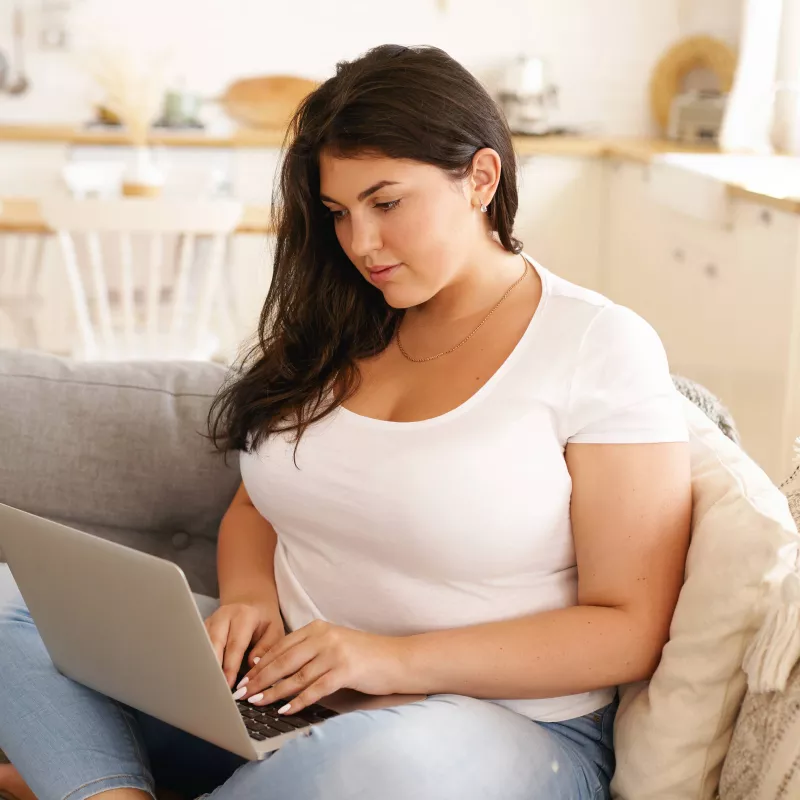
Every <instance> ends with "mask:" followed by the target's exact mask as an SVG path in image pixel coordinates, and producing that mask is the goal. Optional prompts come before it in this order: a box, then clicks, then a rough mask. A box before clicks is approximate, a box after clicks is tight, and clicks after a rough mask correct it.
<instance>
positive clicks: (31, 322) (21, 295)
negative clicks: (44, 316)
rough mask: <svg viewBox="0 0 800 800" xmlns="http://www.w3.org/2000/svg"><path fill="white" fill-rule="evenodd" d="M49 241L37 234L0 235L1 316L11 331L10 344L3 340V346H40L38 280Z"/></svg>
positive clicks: (40, 302) (4, 233) (5, 233)
mask: <svg viewBox="0 0 800 800" xmlns="http://www.w3.org/2000/svg"><path fill="white" fill-rule="evenodd" d="M46 240H47V237H46V236H45V235H43V234H38V233H11V232H0V316H2V317H4V318H5V320H7V321H8V322H9V323H10V330H11V341H10V342H9V341H7V340H6V339H5V337H2V340H3V341H2V343H3V344H8V345H11V346H13V347H20V348H32V349H35V348H37V347H38V346H39V335H38V329H37V325H36V317H37V314H38V313H39V311H40V310H41V308H42V302H43V298H42V296H41V294H40V291H39V288H40V287H39V280H40V278H41V271H42V259H43V256H44V248H45V244H46ZM5 327H6V328H8V327H9V326H5Z"/></svg>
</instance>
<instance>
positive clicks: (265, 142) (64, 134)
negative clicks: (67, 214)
mask: <svg viewBox="0 0 800 800" xmlns="http://www.w3.org/2000/svg"><path fill="white" fill-rule="evenodd" d="M284 134H285V131H282V130H254V129H248V128H240V129H238V130H235V131H233V132H232V133H231V134H230V135H224V136H222V135H216V134H213V133H205V132H203V131H186V130H181V131H169V130H154V131H153V134H152V136H151V137H150V144H152V145H154V146H164V147H169V146H172V147H229V148H279V147H280V146H281V145H282V144H283V137H284ZM513 139H514V149H515V150H516V151H517V154H518V155H521V156H526V155H555V156H587V157H595V158H602V157H609V156H616V157H620V158H631V159H633V160H636V161H647V160H649V159H650V157H652V156H653V155H654V154H656V153H673V152H679V153H687V152H689V153H707V152H715V150H716V148H714V147H713V146H685V145H680V144H676V143H675V142H668V141H664V140H660V139H641V138H638V139H637V138H625V137H590V136H514V137H513ZM0 142H31V143H35V142H54V143H58V142H62V143H65V144H75V145H98V146H114V145H127V144H129V139H128V137H127V136H126V134H125V132H124V131H122V130H115V129H113V128H96V127H95V128H82V127H79V126H76V125H21V124H20V125H0Z"/></svg>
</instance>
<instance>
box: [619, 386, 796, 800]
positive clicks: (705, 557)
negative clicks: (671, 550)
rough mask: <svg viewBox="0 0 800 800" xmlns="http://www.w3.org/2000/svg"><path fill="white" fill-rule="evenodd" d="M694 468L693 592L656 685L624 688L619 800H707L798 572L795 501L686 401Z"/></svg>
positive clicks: (688, 577)
mask: <svg viewBox="0 0 800 800" xmlns="http://www.w3.org/2000/svg"><path fill="white" fill-rule="evenodd" d="M683 402H684V408H685V412H686V418H687V422H688V425H689V438H690V447H691V460H692V495H693V505H694V509H693V518H692V538H691V544H690V548H689V554H688V559H687V563H686V574H685V582H684V585H683V588H682V589H681V593H680V596H679V599H678V604H677V607H676V610H675V614H674V616H673V620H672V625H671V628H670V639H669V642H668V643H667V645H666V646H665V647H664V651H663V655H662V659H661V663H660V664H659V666H658V669H657V670H656V672H655V674H654V675H653V678H652V680H651V681H650V682H649V684H640V685H636V686H628V687H623V688H622V690H621V704H620V709H619V713H618V715H617V720H616V726H615V737H616V738H615V745H616V752H617V772H616V775H615V777H614V781H613V784H612V792H613V795H614V796H615V797H616V798H620V800H678V798H680V800H689V798H691V800H710V798H712V797H713V796H714V795H715V793H716V790H717V785H718V782H719V776H720V770H721V766H722V762H723V759H724V758H725V754H726V752H727V749H728V745H729V742H730V739H731V733H732V730H733V725H734V722H735V720H736V715H737V713H738V711H739V707H740V705H741V703H742V699H743V697H744V694H745V688H746V679H745V674H744V672H743V671H742V663H743V660H744V655H745V650H746V649H747V646H748V644H749V643H750V642H751V641H752V640H753V638H754V636H755V634H756V632H757V631H758V629H759V627H760V626H761V624H762V622H763V621H764V619H765V617H766V612H767V610H768V609H769V607H770V604H771V600H772V598H774V595H775V592H776V591H779V587H780V585H781V583H782V582H783V580H784V579H785V578H786V576H787V575H790V574H791V573H792V572H793V571H794V569H795V567H796V563H797V553H798V545H800V537H799V536H798V533H797V529H796V527H795V525H794V522H793V521H792V518H791V516H790V514H789V509H788V506H787V502H786V498H785V497H784V496H783V495H782V494H781V492H780V491H779V490H778V488H777V487H776V486H775V485H774V484H773V483H772V482H771V481H770V480H769V478H768V477H767V476H766V475H765V474H764V473H763V472H762V470H761V469H760V468H759V467H758V466H757V465H756V464H755V463H754V462H753V461H752V460H751V459H750V458H749V457H748V456H747V455H746V454H745V453H744V452H743V451H742V450H741V449H740V448H739V447H737V446H736V444H734V443H733V442H732V441H730V439H728V438H726V436H725V435H724V434H723V433H722V432H721V431H720V430H719V428H718V427H716V426H715V425H714V423H713V422H711V421H710V420H709V419H708V417H707V416H706V415H705V414H703V412H702V411H701V410H700V409H699V408H697V407H696V406H695V405H693V404H692V403H691V402H689V401H688V400H686V399H684V401H683Z"/></svg>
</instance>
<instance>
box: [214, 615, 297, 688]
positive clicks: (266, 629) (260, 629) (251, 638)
mask: <svg viewBox="0 0 800 800" xmlns="http://www.w3.org/2000/svg"><path fill="white" fill-rule="evenodd" d="M205 626H206V631H208V635H209V637H210V639H211V644H212V645H213V646H214V652H215V653H216V656H217V662H218V663H219V664H220V666H221V667H222V671H223V672H224V673H225V678H226V680H227V681H228V686H230V687H231V689H232V688H233V684H234V683H235V682H236V676H237V675H238V674H239V669H240V668H241V666H242V660H243V659H244V654H245V652H246V651H247V648H248V647H250V645H251V644H252V645H253V649H252V650H251V651H250V655H249V656H248V659H247V661H248V664H249V665H250V666H251V667H252V666H254V665H255V664H256V663H257V659H258V658H259V657H260V656H263V655H264V653H265V652H266V651H267V650H269V648H270V647H273V646H274V645H275V644H276V643H277V642H279V641H280V640H281V639H282V638H283V637H284V636H285V633H284V629H283V620H282V619H281V612H280V609H279V608H278V606H277V605H276V604H274V603H270V602H264V601H263V600H261V601H260V600H253V601H244V602H237V603H226V604H225V605H223V606H220V607H219V608H218V609H217V610H216V611H215V612H214V613H213V614H212V615H211V616H210V617H209V618H208V619H207V620H206V621H205Z"/></svg>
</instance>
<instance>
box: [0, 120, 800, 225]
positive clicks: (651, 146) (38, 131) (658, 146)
mask: <svg viewBox="0 0 800 800" xmlns="http://www.w3.org/2000/svg"><path fill="white" fill-rule="evenodd" d="M284 133H285V132H284V131H282V130H253V129H247V128H241V129H239V130H236V131H234V132H232V133H231V134H230V135H226V136H218V135H214V134H209V133H205V132H203V131H197V132H194V131H160V130H159V131H154V133H153V135H152V136H151V137H150V144H151V145H153V146H159V147H162V146H163V147H200V148H214V147H216V148H233V149H237V148H238V149H242V148H253V149H258V148H268V149H272V148H280V147H281V146H282V144H283V138H284ZM513 141H514V149H515V151H516V153H517V155H518V156H521V157H525V156H536V155H540V156H564V157H570V156H572V157H585V158H614V159H620V160H624V161H634V162H637V163H640V164H649V163H650V161H651V160H652V159H653V156H655V155H659V154H662V153H716V152H718V150H717V148H716V147H715V146H714V145H682V144H678V143H676V142H670V141H666V140H663V139H647V138H631V137H627V138H626V137H583V136H514V137H513ZM2 142H29V143H37V142H42V143H44V142H50V143H59V142H60V143H64V144H70V145H96V146H114V145H127V144H129V140H128V138H127V136H126V134H125V132H124V131H121V130H114V129H113V128H82V127H79V126H75V125H22V124H20V125H0V144H1V143H2ZM728 190H729V192H730V194H731V196H732V197H736V198H739V199H742V200H747V201H749V202H755V203H761V204H765V205H769V206H772V207H774V208H778V209H781V210H783V211H789V212H790V213H796V214H800V197H796V198H795V197H777V196H773V195H770V194H761V193H759V192H753V191H750V190H748V189H746V188H744V187H743V186H739V185H737V184H735V183H729V184H728Z"/></svg>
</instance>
